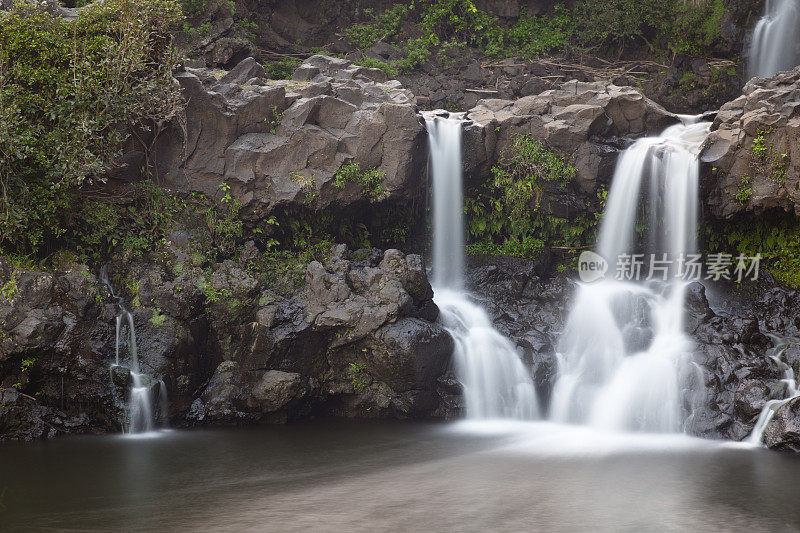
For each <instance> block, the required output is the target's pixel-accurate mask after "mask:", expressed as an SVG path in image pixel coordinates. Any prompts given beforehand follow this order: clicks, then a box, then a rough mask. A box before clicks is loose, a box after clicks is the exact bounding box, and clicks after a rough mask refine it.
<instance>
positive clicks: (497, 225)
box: [466, 134, 602, 257]
mask: <svg viewBox="0 0 800 533" xmlns="http://www.w3.org/2000/svg"><path fill="white" fill-rule="evenodd" d="M576 172H577V170H576V169H575V167H574V166H572V165H571V164H569V163H567V162H566V161H564V159H563V158H562V157H561V156H560V155H558V154H556V153H555V152H553V151H551V150H549V149H548V148H547V147H546V146H545V145H544V144H543V143H541V142H540V141H538V140H536V139H535V138H534V137H533V136H531V135H530V134H516V135H514V136H513V137H512V139H511V144H510V145H509V146H508V147H507V148H506V149H505V150H504V151H503V153H502V154H501V157H500V161H499V162H498V164H497V166H495V167H494V168H493V169H492V174H493V179H492V180H491V181H490V182H487V183H485V184H482V185H481V186H479V187H478V188H477V189H473V190H469V191H467V194H466V213H467V221H468V223H467V231H468V235H469V238H470V241H471V242H470V244H469V246H468V249H467V250H468V252H469V253H472V254H477V253H480V254H487V255H514V256H521V257H535V256H536V255H538V254H539V253H540V252H541V251H542V249H543V248H544V247H554V246H561V247H579V246H584V245H587V244H591V243H592V242H593V239H594V235H595V232H596V226H597V217H596V216H595V215H593V214H590V213H582V214H580V215H578V216H576V217H575V218H573V219H571V220H570V219H565V218H560V217H555V216H552V215H551V214H549V213H548V212H547V210H546V209H544V208H542V205H541V202H542V199H543V196H544V194H545V190H546V189H547V190H549V191H550V192H553V191H556V192H557V191H566V189H567V187H569V185H570V183H571V182H572V180H573V179H574V176H575V173H576ZM601 196H602V194H601ZM601 200H602V198H601Z"/></svg>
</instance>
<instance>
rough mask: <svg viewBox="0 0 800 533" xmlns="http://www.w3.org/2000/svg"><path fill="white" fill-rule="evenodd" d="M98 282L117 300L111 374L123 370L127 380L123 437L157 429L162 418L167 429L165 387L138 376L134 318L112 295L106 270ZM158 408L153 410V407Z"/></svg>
mask: <svg viewBox="0 0 800 533" xmlns="http://www.w3.org/2000/svg"><path fill="white" fill-rule="evenodd" d="M100 280H101V281H102V282H103V283H104V284H105V285H106V286H107V287H108V290H109V292H111V296H112V297H113V298H114V299H115V300H116V302H117V307H118V308H119V313H118V314H117V316H116V331H115V343H114V357H115V362H114V364H113V365H111V371H112V373H113V372H114V371H115V370H116V369H124V370H123V371H127V374H128V376H129V383H130V386H129V388H128V405H127V423H126V424H125V430H124V432H125V433H129V434H134V433H146V432H149V431H153V430H155V429H156V420H157V419H158V418H161V419H162V420H163V423H162V425H163V426H164V427H166V425H167V413H168V403H167V401H168V400H167V387H166V385H165V383H164V381H163V380H158V381H155V380H154V379H153V378H151V377H150V376H148V375H147V374H144V373H142V372H141V369H140V367H139V348H138V346H137V344H136V328H135V327H134V323H133V314H131V312H130V311H128V310H127V309H126V308H125V305H124V302H123V300H122V297H121V296H117V295H116V294H115V293H114V288H113V287H112V285H111V282H110V280H109V279H108V273H107V272H106V268H105V266H104V267H103V268H102V270H101V272H100ZM124 327H127V329H128V337H127V340H125V339H124V336H123V335H122V331H123V328H124ZM121 346H126V347H127V351H128V357H129V358H130V363H129V365H128V367H124V366H123V365H121V364H120V347H121ZM156 405H157V406H158V409H157V410H156V409H155V408H154V406H156Z"/></svg>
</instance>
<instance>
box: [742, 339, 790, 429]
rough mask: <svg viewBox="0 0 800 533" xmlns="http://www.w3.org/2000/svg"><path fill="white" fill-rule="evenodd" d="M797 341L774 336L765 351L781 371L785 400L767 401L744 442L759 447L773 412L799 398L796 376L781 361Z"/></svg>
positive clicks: (773, 414)
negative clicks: (770, 345) (770, 346)
mask: <svg viewBox="0 0 800 533" xmlns="http://www.w3.org/2000/svg"><path fill="white" fill-rule="evenodd" d="M797 341H798V339H795V338H782V337H778V336H776V335H773V336H772V343H773V347H772V348H770V349H769V350H768V351H767V354H766V355H767V356H768V357H770V358H771V359H772V360H773V361H775V362H776V363H777V364H778V367H779V368H781V370H783V379H781V383H783V386H784V396H785V398H784V399H782V400H769V401H768V402H767V403H766V404H765V405H764V408H763V409H762V410H761V413H760V414H759V415H758V420H757V421H756V424H755V426H753V431H752V432H751V433H750V436H749V437H747V439H746V442H748V443H750V444H753V445H760V444H761V442H762V440H763V438H764V431H766V429H767V426H768V425H769V423H770V422H771V421H772V417H773V416H775V412H776V411H777V410H778V409H780V408H781V407H783V406H784V405H786V404H787V403H789V402H790V401H792V400H794V399H795V398H797V397H798V396H800V390H798V388H797V376H795V374H794V370H793V369H792V367H791V366H789V365H788V364H786V362H785V361H784V360H783V359H782V357H783V355H784V352H785V351H786V349H787V348H788V347H789V346H791V345H792V344H793V343H797Z"/></svg>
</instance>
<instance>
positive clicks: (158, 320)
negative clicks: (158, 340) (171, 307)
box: [150, 307, 167, 327]
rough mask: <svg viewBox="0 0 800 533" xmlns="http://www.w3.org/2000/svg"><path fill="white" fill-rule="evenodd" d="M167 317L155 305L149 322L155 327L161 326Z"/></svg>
mask: <svg viewBox="0 0 800 533" xmlns="http://www.w3.org/2000/svg"><path fill="white" fill-rule="evenodd" d="M166 319H167V315H165V314H164V313H162V312H161V309H159V308H158V307H156V308H155V309H153V315H152V316H151V317H150V323H151V324H153V325H154V326H156V327H161V326H163V325H164V322H165V321H166Z"/></svg>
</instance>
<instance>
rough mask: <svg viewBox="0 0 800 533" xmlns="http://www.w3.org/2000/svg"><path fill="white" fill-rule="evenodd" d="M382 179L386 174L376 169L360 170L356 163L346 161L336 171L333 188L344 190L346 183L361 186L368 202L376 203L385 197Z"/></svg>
mask: <svg viewBox="0 0 800 533" xmlns="http://www.w3.org/2000/svg"><path fill="white" fill-rule="evenodd" d="M384 179H386V172H384V171H382V170H378V169H376V168H365V169H362V168H361V165H359V164H358V163H357V162H356V161H348V162H347V163H345V164H343V165H342V166H341V167H340V168H339V170H337V171H336V174H335V175H334V177H333V186H334V187H336V188H337V189H344V187H345V185H347V184H348V183H356V184H358V185H360V186H361V188H362V189H363V192H364V195H365V196H366V197H367V198H368V199H369V201H370V202H377V201H379V200H382V199H383V197H384V195H385V191H384V190H383V180H384Z"/></svg>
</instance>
